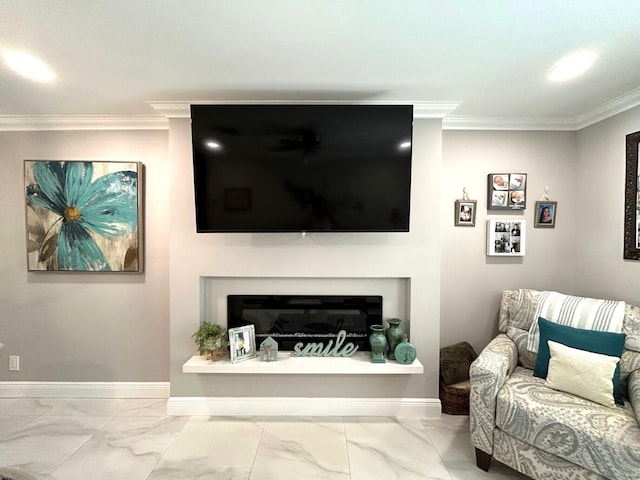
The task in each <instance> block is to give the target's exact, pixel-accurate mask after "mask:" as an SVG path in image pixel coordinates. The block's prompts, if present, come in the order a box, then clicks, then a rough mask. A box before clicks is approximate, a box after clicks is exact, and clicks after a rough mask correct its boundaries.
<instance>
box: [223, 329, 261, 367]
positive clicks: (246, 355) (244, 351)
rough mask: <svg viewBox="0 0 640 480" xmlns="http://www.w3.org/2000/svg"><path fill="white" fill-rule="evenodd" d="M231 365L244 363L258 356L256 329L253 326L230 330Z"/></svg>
mask: <svg viewBox="0 0 640 480" xmlns="http://www.w3.org/2000/svg"><path fill="white" fill-rule="evenodd" d="M229 350H230V353H231V363H237V362H242V361H243V360H249V359H250V358H255V356H256V328H255V326H254V325H253V324H252V325H245V326H244V327H237V328H230V329H229Z"/></svg>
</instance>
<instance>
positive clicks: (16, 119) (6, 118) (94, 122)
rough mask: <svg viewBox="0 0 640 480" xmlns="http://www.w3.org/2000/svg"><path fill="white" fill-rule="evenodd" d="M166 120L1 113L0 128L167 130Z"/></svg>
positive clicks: (28, 129) (167, 123) (14, 129)
mask: <svg viewBox="0 0 640 480" xmlns="http://www.w3.org/2000/svg"><path fill="white" fill-rule="evenodd" d="M168 128H169V122H168V121H167V119H166V118H164V117H161V116H158V115H147V116H135V115H122V116H115V115H104V116H101V115H68V116H62V115H33V116H23V115H0V131H3V132H16V131H37V130H167V129H168Z"/></svg>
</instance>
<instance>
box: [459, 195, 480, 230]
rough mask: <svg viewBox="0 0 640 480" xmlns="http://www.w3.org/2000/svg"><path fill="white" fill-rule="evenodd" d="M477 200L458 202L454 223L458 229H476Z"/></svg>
mask: <svg viewBox="0 0 640 480" xmlns="http://www.w3.org/2000/svg"><path fill="white" fill-rule="evenodd" d="M477 205H478V202H477V201H476V200H456V202H455V209H454V222H455V226H456V227H475V226H476V209H477Z"/></svg>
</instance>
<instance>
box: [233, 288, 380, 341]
mask: <svg viewBox="0 0 640 480" xmlns="http://www.w3.org/2000/svg"><path fill="white" fill-rule="evenodd" d="M251 324H253V325H254V326H255V329H256V347H258V346H259V345H260V343H261V342H262V341H264V340H265V339H266V338H267V337H269V336H271V337H273V339H274V340H275V341H276V342H278V348H279V349H280V350H293V347H294V345H295V344H296V343H298V342H302V343H304V344H306V343H308V342H316V343H320V342H322V343H324V344H325V345H327V343H328V342H329V340H333V342H334V344H335V339H336V336H337V334H338V332H339V331H340V330H344V331H345V332H346V334H347V337H346V342H353V343H354V344H355V345H357V346H358V347H359V350H363V351H370V350H371V347H370V345H369V334H370V330H369V327H370V326H371V325H375V324H382V296H379V295H229V296H227V327H228V328H235V327H241V326H245V325H251Z"/></svg>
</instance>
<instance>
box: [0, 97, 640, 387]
mask: <svg viewBox="0 0 640 480" xmlns="http://www.w3.org/2000/svg"><path fill="white" fill-rule="evenodd" d="M171 124H172V127H171V128H172V130H171V131H170V132H167V131H131V132H99V131H97V132H96V131H92V132H4V133H0V152H1V157H0V175H1V177H2V179H3V188H2V189H0V245H1V246H2V249H3V254H2V255H0V342H3V343H4V344H5V348H4V349H2V350H0V380H34V381H36V380H42V381H168V380H169V379H170V378H171V380H172V382H175V388H174V392H172V393H173V394H178V395H194V394H196V395H197V394H198V393H203V392H204V393H206V394H207V395H216V393H215V385H214V383H213V382H212V381H210V380H204V383H199V381H198V380H197V377H206V376H185V375H184V374H182V373H181V365H182V363H183V362H184V361H185V360H186V359H187V358H188V357H189V356H190V355H192V354H193V353H194V347H193V344H192V343H191V339H190V338H189V337H190V335H191V333H192V332H193V331H194V330H195V328H196V326H197V323H198V321H199V319H200V318H201V312H200V310H199V309H200V306H201V298H200V285H201V284H200V278H201V277H212V278H221V277H225V276H229V277H238V276H249V277H256V278H258V277H264V276H265V275H267V276H276V277H291V278H298V277H300V276H303V277H319V278H333V277H338V278H339V277H342V278H368V277H371V278H376V277H379V278H396V279H406V281H407V282H408V283H407V285H408V286H409V290H410V297H411V298H410V299H409V302H410V305H409V307H407V308H408V309H409V310H408V311H409V316H410V319H411V329H412V333H413V332H415V334H416V336H417V339H416V340H417V342H418V347H419V348H418V351H419V352H420V359H421V360H422V361H423V363H424V364H425V375H424V376H423V377H422V378H420V379H419V381H418V382H413V383H414V384H415V385H414V384H412V385H408V384H407V383H405V380H406V379H405V380H403V379H394V380H393V381H392V382H391V383H390V384H389V385H387V386H384V387H380V386H379V385H376V384H375V383H371V382H367V381H364V382H362V381H359V382H358V383H356V384H355V385H353V384H352V382H351V381H350V380H351V379H336V380H335V382H334V386H333V387H332V390H331V392H330V393H329V395H339V394H340V393H351V392H357V391H360V392H361V394H363V395H371V396H376V395H380V396H385V395H387V396H398V395H399V394H398V392H400V394H402V395H406V396H426V397H435V396H437V391H436V386H437V383H436V382H437V349H438V347H439V345H448V344H451V343H455V342H457V341H461V340H468V341H470V342H471V343H472V344H473V345H474V347H476V348H477V349H480V348H482V347H484V345H486V343H487V342H488V341H489V340H490V338H491V337H492V336H493V335H494V334H495V331H496V318H495V316H496V313H497V309H498V301H499V297H500V293H501V291H502V290H503V289H506V288H518V287H529V288H539V289H556V290H560V291H564V292H567V293H575V294H581V295H590V296H598V297H600V296H602V297H611V298H619V299H622V300H626V301H628V302H631V303H634V304H636V305H639V304H640V289H638V288H637V285H638V280H640V262H633V261H624V260H623V259H622V232H623V191H624V137H625V135H626V134H627V133H631V132H634V131H638V130H640V108H635V109H633V110H630V111H628V112H626V113H623V114H620V115H618V116H616V117H614V118H612V119H609V120H606V121H603V122H601V123H599V124H596V125H594V126H592V127H589V128H586V129H584V130H582V131H580V132H577V133H576V132H491V131H487V132H478V131H466V132H465V131H445V132H441V131H440V129H439V122H436V121H424V120H422V121H419V124H418V128H417V129H416V135H417V137H418V138H417V139H416V141H414V144H415V145H416V155H417V157H416V158H417V160H416V168H415V171H414V174H415V178H414V185H413V187H414V199H413V201H414V204H413V209H412V222H414V223H413V224H412V234H410V235H408V236H406V237H404V236H399V237H398V236H389V235H381V236H377V237H370V236H367V235H355V236H347V237H345V236H340V235H338V236H311V237H310V238H307V239H306V240H302V239H300V238H299V237H295V238H292V237H288V236H286V235H284V236H283V235H281V236H276V237H270V238H265V237H264V236H251V235H227V236H223V237H215V236H210V235H209V236H208V235H203V236H197V235H195V233H194V231H195V230H194V226H193V221H194V220H193V212H192V210H191V208H192V207H191V206H192V192H191V187H190V175H191V170H190V168H191V167H190V162H189V153H188V152H189V151H190V142H189V136H188V122H187V121H184V120H172V121H171ZM24 159H45V160H46V159H51V160H82V159H92V160H128V161H141V162H143V163H144V164H145V165H146V222H145V223H146V225H145V227H146V240H145V243H146V272H145V273H144V274H143V275H128V274H109V275H104V274H84V275H80V274H64V273H27V272H26V254H25V234H24V193H23V187H22V185H23V160H24ZM498 170H509V171H513V170H521V171H524V172H527V173H528V174H529V187H528V199H529V202H532V203H530V205H533V202H535V200H536V199H538V198H539V197H540V195H541V193H542V189H543V187H544V185H549V187H550V195H551V198H552V199H554V200H557V201H558V202H559V210H558V218H557V227H556V228H555V229H535V228H533V209H532V208H531V207H529V208H527V210H526V211H525V212H517V213H513V214H498V213H494V212H493V211H491V212H488V211H487V209H486V198H485V196H486V188H487V187H486V176H487V174H488V173H490V172H494V171H498ZM463 187H467V188H468V191H469V194H470V195H471V197H472V198H474V199H477V200H478V217H477V219H476V227H475V228H466V227H454V226H453V202H454V200H455V199H457V198H460V197H461V195H462V188H463ZM512 215H513V216H516V217H518V218H524V219H525V220H527V222H528V223H529V225H528V226H527V255H526V256H525V257H523V258H489V257H487V256H486V254H485V253H486V252H485V250H486V246H485V245H486V226H485V221H486V219H487V218H498V217H502V216H512ZM291 259H293V260H291ZM287 260H288V261H287ZM238 266H240V267H238ZM170 269H171V275H169V271H170ZM403 281H404V280H403ZM170 296H171V299H172V303H171V305H170V302H169V297H170ZM170 318H171V320H170ZM170 337H171V340H170ZM170 342H171V349H172V354H171V357H170V356H169V344H170ZM8 355H20V357H21V370H20V372H9V371H8V369H7V366H8V360H7V356H8ZM238 388H239V387H238ZM305 388H306V390H304V389H303V393H320V394H322V393H321V392H319V390H320V387H317V390H318V392H316V387H314V386H313V385H311V384H309V385H306V387H305ZM358 389H359V390H358ZM223 390H224V392H225V394H230V395H231V394H233V393H234V392H235V393H237V389H236V387H235V386H234V385H233V382H231V383H229V384H227V385H226V386H225V387H224V389H223ZM324 393H325V394H326V392H324ZM269 394H282V390H280V389H277V388H276V387H274V391H273V392H269V391H267V392H266V393H265V395H269Z"/></svg>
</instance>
